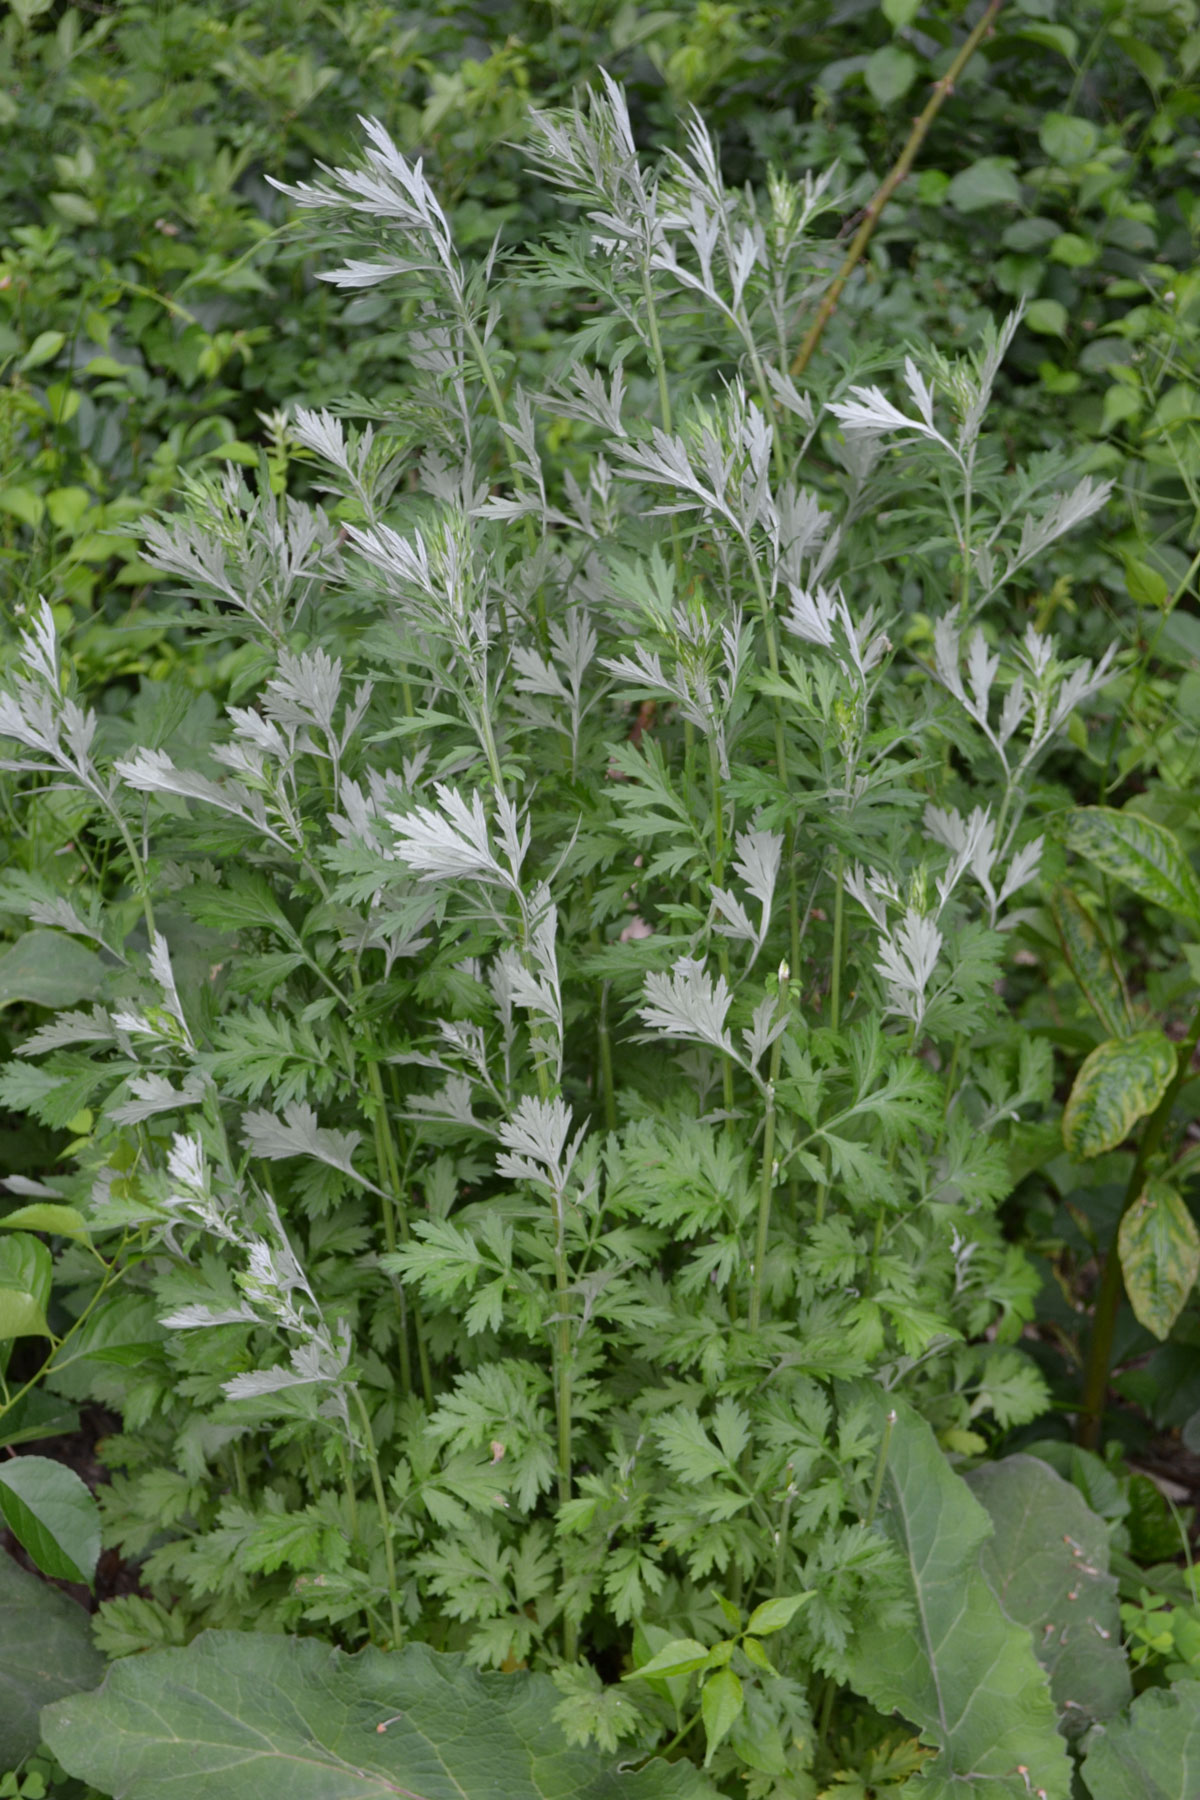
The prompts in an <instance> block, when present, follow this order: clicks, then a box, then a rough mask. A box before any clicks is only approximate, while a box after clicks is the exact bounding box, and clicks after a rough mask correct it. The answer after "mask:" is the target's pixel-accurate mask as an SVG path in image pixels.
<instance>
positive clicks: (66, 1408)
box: [0, 1387, 79, 1448]
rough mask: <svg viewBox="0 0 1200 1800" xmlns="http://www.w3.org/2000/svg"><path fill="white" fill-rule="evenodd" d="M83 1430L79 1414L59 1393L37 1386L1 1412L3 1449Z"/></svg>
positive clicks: (0, 1438) (65, 1435)
mask: <svg viewBox="0 0 1200 1800" xmlns="http://www.w3.org/2000/svg"><path fill="white" fill-rule="evenodd" d="M78 1430H79V1413H78V1412H77V1411H76V1409H75V1407H73V1406H70V1405H69V1404H68V1403H67V1402H66V1401H65V1400H60V1399H59V1398H58V1396H57V1394H48V1393H47V1392H46V1390H45V1389H44V1388H40V1387H33V1388H30V1389H29V1390H28V1392H27V1393H25V1394H23V1395H22V1396H21V1398H20V1399H19V1400H18V1401H17V1402H16V1403H15V1405H13V1406H10V1407H9V1408H8V1409H7V1411H5V1412H0V1448H5V1447H7V1446H8V1445H10V1444H36V1443H37V1442H39V1440H42V1439H45V1438H50V1437H69V1436H70V1435H71V1433H72V1432H73V1431H78Z"/></svg>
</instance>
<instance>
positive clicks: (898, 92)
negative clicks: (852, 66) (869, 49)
mask: <svg viewBox="0 0 1200 1800" xmlns="http://www.w3.org/2000/svg"><path fill="white" fill-rule="evenodd" d="M863 75H864V78H865V80H866V84H867V86H868V88H870V90H871V93H872V94H873V96H874V97H875V99H876V100H878V102H879V104H880V106H890V105H891V104H892V102H893V101H894V100H899V99H901V98H902V97H903V96H904V95H905V94H907V92H908V90H909V88H910V87H911V86H912V84H913V82H914V81H915V80H916V78H917V59H916V57H915V56H910V55H909V53H908V51H907V50H901V49H900V47H899V45H898V44H885V45H884V46H883V48H882V50H876V52H875V54H874V55H873V56H870V57H868V58H867V66H866V68H865V69H864V71H863Z"/></svg>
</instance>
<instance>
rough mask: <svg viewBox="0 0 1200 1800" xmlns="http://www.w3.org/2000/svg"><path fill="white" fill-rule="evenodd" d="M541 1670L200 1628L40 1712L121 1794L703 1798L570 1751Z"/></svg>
mask: <svg viewBox="0 0 1200 1800" xmlns="http://www.w3.org/2000/svg"><path fill="white" fill-rule="evenodd" d="M557 1703H558V1695H557V1693H556V1690H555V1688H554V1687H553V1685H552V1683H551V1682H550V1680H549V1678H548V1677H547V1676H544V1675H531V1674H524V1673H523V1674H516V1675H483V1674H480V1673H479V1671H478V1670H476V1669H472V1668H471V1667H470V1666H469V1665H468V1663H467V1662H466V1659H465V1658H464V1657H461V1656H448V1655H439V1654H438V1653H437V1652H436V1651H434V1650H430V1649H429V1648H428V1647H427V1646H425V1645H423V1644H410V1645H409V1646H408V1647H407V1648H406V1649H404V1650H403V1651H400V1652H399V1653H397V1654H393V1655H386V1654H385V1653H384V1652H383V1651H381V1650H375V1649H369V1650H363V1651H361V1652H360V1653H359V1654H358V1655H357V1656H345V1655H343V1654H342V1652H341V1651H338V1650H331V1649H330V1648H329V1647H328V1645H326V1644H321V1643H318V1642H317V1641H316V1640H315V1639H312V1638H300V1639H297V1638H283V1637H268V1636H258V1635H254V1634H253V1633H248V1632H245V1633H244V1632H236V1631H208V1632H205V1633H204V1634H203V1635H202V1636H201V1637H198V1638H197V1639H196V1641H195V1642H194V1643H193V1644H190V1645H189V1646H188V1647H187V1649H186V1650H163V1651H154V1652H151V1653H149V1654H148V1655H146V1656H136V1657H130V1658H129V1659H128V1660H127V1661H123V1662H118V1663H116V1664H115V1665H114V1666H113V1667H112V1668H111V1669H110V1670H109V1672H108V1676H107V1678H106V1680H105V1682H104V1685H103V1687H102V1688H100V1689H99V1691H98V1692H97V1693H94V1694H86V1695H80V1696H78V1697H76V1698H74V1699H70V1700H62V1701H60V1702H59V1703H58V1704H57V1705H55V1706H51V1707H48V1708H47V1709H46V1711H45V1712H44V1713H43V1714H42V1731H43V1734H44V1736H45V1739H46V1743H47V1744H48V1745H49V1747H50V1749H51V1750H52V1751H53V1752H54V1755H55V1756H57V1758H58V1760H59V1761H60V1762H61V1763H62V1765H63V1767H64V1768H65V1769H66V1770H67V1772H68V1774H71V1775H75V1776H78V1777H79V1778H80V1779H81V1780H83V1781H88V1782H90V1783H91V1784H92V1786H93V1787H97V1788H99V1789H100V1791H101V1793H104V1794H115V1795H120V1796H121V1800H164V1796H166V1795H170V1800H397V1796H402V1797H404V1800H713V1795H712V1790H711V1789H710V1788H709V1786H708V1784H707V1782H706V1781H705V1780H704V1778H703V1776H702V1775H701V1774H700V1773H699V1771H698V1770H697V1769H696V1768H695V1767H694V1765H692V1764H691V1763H686V1762H685V1763H670V1764H668V1763H664V1762H662V1761H655V1762H652V1763H651V1764H649V1766H648V1767H647V1768H645V1769H643V1770H640V1771H639V1772H637V1773H635V1774H625V1773H619V1772H618V1769H617V1765H616V1762H615V1760H614V1759H613V1758H610V1757H608V1756H605V1755H603V1754H601V1753H600V1752H598V1751H593V1750H582V1749H573V1748H571V1747H569V1746H568V1744H567V1741H566V1739H565V1737H564V1736H563V1734H562V1731H561V1729H560V1727H559V1726H558V1725H556V1724H555V1722H554V1719H553V1716H552V1715H553V1712H554V1708H555V1706H556V1705H557Z"/></svg>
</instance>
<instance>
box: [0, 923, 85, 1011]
mask: <svg viewBox="0 0 1200 1800" xmlns="http://www.w3.org/2000/svg"><path fill="white" fill-rule="evenodd" d="M103 978H104V964H103V963H102V962H101V961H100V958H99V957H98V956H97V955H96V953H95V951H94V950H85V949H84V947H83V945H82V944H77V943H76V942H75V940H74V938H69V937H66V936H64V934H63V933H62V932H60V931H27V932H26V933H25V935H24V937H19V938H18V939H17V941H16V943H15V944H14V945H13V946H12V948H11V949H10V950H6V951H5V952H4V953H3V955H0V1006H11V1005H12V1003H13V1001H14V1000H30V1001H32V1002H33V1004H34V1005H35V1006H46V1007H52V1008H54V1007H60V1006H73V1005H74V1004H75V1003H76V1001H78V1000H94V999H95V998H96V996H97V994H98V993H99V992H100V984H101V982H102V980H103Z"/></svg>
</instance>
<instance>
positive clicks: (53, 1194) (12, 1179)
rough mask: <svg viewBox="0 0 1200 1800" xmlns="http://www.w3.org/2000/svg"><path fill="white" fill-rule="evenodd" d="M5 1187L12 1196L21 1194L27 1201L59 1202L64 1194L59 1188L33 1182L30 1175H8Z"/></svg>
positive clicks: (4, 1183)
mask: <svg viewBox="0 0 1200 1800" xmlns="http://www.w3.org/2000/svg"><path fill="white" fill-rule="evenodd" d="M3 1185H4V1186H5V1187H6V1188H7V1189H8V1191H9V1193H10V1194H20V1195H21V1196H22V1198H23V1199H26V1200H58V1201H60V1202H61V1200H62V1197H63V1196H62V1194H61V1193H60V1192H59V1190H58V1189H57V1188H53V1187H47V1185H46V1183H45V1182H44V1181H31V1180H30V1178H29V1176H28V1175H6V1176H5V1177H4V1182H3Z"/></svg>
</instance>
